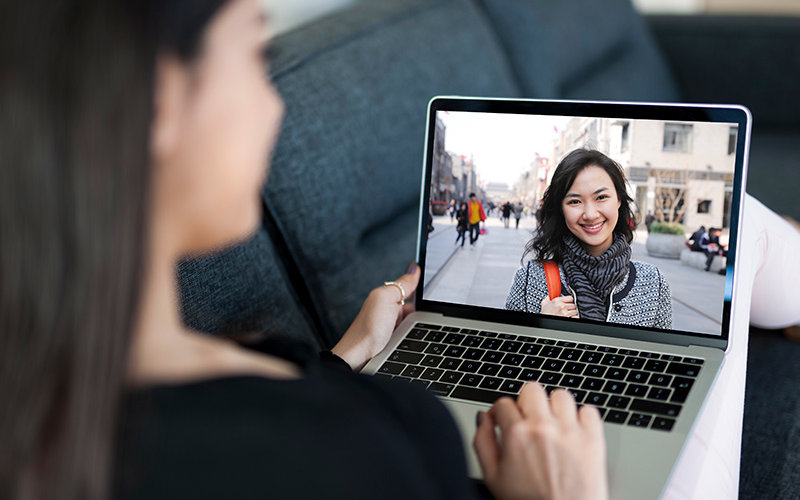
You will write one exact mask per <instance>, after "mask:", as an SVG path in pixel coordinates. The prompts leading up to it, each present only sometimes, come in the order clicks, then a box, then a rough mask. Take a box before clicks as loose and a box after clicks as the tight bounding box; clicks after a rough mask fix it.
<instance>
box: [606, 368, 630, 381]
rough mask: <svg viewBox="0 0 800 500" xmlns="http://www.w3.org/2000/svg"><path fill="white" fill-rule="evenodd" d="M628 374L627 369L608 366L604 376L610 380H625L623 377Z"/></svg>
mask: <svg viewBox="0 0 800 500" xmlns="http://www.w3.org/2000/svg"><path fill="white" fill-rule="evenodd" d="M627 375H628V370H626V369H625V368H613V367H611V368H609V369H608V371H607V372H606V378H610V379H612V380H625V377H626V376H627Z"/></svg>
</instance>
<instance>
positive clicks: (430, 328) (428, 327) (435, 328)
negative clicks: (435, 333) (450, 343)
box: [414, 323, 442, 330]
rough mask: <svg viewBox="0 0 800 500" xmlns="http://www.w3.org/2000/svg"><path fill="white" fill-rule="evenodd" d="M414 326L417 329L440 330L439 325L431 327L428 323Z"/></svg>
mask: <svg viewBox="0 0 800 500" xmlns="http://www.w3.org/2000/svg"><path fill="white" fill-rule="evenodd" d="M414 326H416V327H417V328H425V329H426V330H439V329H441V328H442V326H441V325H431V324H429V323H417V324H416V325H414Z"/></svg>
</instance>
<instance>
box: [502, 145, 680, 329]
mask: <svg viewBox="0 0 800 500" xmlns="http://www.w3.org/2000/svg"><path fill="white" fill-rule="evenodd" d="M632 201H633V200H631V198H630V196H629V195H628V193H627V191H626V189H625V175H624V174H623V172H622V168H620V166H619V165H618V164H617V163H616V162H615V161H614V160H612V159H611V158H609V157H607V156H606V155H604V154H603V153H601V152H599V151H594V150H589V149H576V150H575V151H572V152H571V153H569V154H568V155H567V156H565V157H564V159H563V160H561V163H559V164H558V167H557V168H556V171H555V173H554V174H553V180H552V182H551V184H550V187H549V188H548V189H547V191H545V194H544V198H543V203H542V210H541V216H540V219H539V227H538V229H537V231H536V234H535V235H534V237H533V239H532V240H531V241H530V242H528V245H527V246H526V247H525V253H524V254H523V258H524V257H525V256H526V255H528V254H533V257H534V259H533V260H531V261H529V262H527V263H526V264H525V265H524V266H523V267H522V268H521V269H519V270H518V271H517V274H516V275H515V277H514V283H513V285H512V286H511V290H510V291H509V293H508V297H507V298H506V309H510V310H515V311H525V312H531V313H541V314H549V315H553V316H566V317H569V318H583V319H593V320H597V321H609V322H613V323H624V324H629V325H638V326H648V327H655V328H667V329H671V328H672V295H671V293H670V290H669V284H668V283H667V280H666V279H665V278H664V276H663V275H662V274H661V272H660V271H659V270H658V268H656V267H655V266H652V265H650V264H646V263H643V262H634V261H631V246H630V244H631V241H632V240H633V229H632V227H633V220H634V217H633V212H632V210H631V203H632ZM546 266H547V267H550V268H551V269H553V271H552V273H553V276H556V274H555V270H556V269H557V271H558V273H557V277H556V278H551V279H554V280H555V281H554V283H558V282H559V281H560V285H561V286H560V292H559V291H558V288H559V287H558V286H553V284H551V285H550V286H549V287H548V283H547V278H546V272H545V269H546Z"/></svg>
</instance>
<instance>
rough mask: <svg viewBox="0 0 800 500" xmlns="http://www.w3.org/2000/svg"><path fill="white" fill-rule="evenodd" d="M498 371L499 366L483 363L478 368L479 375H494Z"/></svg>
mask: <svg viewBox="0 0 800 500" xmlns="http://www.w3.org/2000/svg"><path fill="white" fill-rule="evenodd" d="M499 371H500V365H496V364H494V363H484V364H483V365H481V367H480V368H478V373H480V374H481V375H496V374H497V372H499Z"/></svg>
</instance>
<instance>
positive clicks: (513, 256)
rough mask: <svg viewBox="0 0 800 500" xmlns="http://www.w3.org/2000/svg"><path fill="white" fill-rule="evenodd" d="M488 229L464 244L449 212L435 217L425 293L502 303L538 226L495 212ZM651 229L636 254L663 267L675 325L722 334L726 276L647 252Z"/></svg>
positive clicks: (639, 236)
mask: <svg viewBox="0 0 800 500" xmlns="http://www.w3.org/2000/svg"><path fill="white" fill-rule="evenodd" d="M486 220H487V224H486V226H487V229H488V234H485V235H481V236H480V238H479V239H478V242H477V244H476V245H475V248H473V249H470V245H469V234H467V242H466V244H465V245H464V248H463V249H462V248H461V247H456V246H455V245H454V241H455V238H456V230H455V223H454V222H451V220H450V216H449V215H444V216H440V217H434V218H433V221H434V231H433V232H432V233H431V234H430V237H429V239H428V247H427V263H426V269H425V297H426V298H427V299H429V300H436V301H441V302H454V303H461V304H469V305H480V306H485V307H496V308H503V307H504V306H505V300H506V295H507V294H508V290H509V289H510V288H511V283H512V282H513V280H514V273H516V271H517V269H519V267H520V257H521V256H522V252H523V250H524V248H525V244H526V243H527V242H528V240H529V239H530V237H531V231H532V230H533V229H534V228H535V222H534V219H533V218H532V217H523V218H522V219H521V220H520V227H519V230H515V229H514V219H513V217H512V219H511V223H510V225H509V228H508V229H506V228H504V227H503V224H502V222H500V220H499V219H498V217H497V215H496V213H494V214H492V216H490V217H488V218H487V219H486ZM646 241H647V232H646V231H637V232H636V234H635V238H634V242H633V244H632V259H633V260H638V261H641V262H648V263H650V264H653V265H654V266H656V267H658V268H659V269H660V270H661V272H662V273H663V274H664V276H665V277H666V278H667V281H668V282H669V284H670V289H671V291H672V312H673V326H674V328H675V329H677V330H690V331H696V332H705V333H712V334H719V331H720V318H721V315H722V299H723V294H724V289H725V288H724V287H725V277H724V276H720V275H718V274H713V273H707V272H704V271H702V270H699V269H695V268H693V267H689V266H685V265H683V264H681V263H680V261H679V260H671V259H659V258H655V257H650V256H649V255H647V250H646V249H645V243H646Z"/></svg>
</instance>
